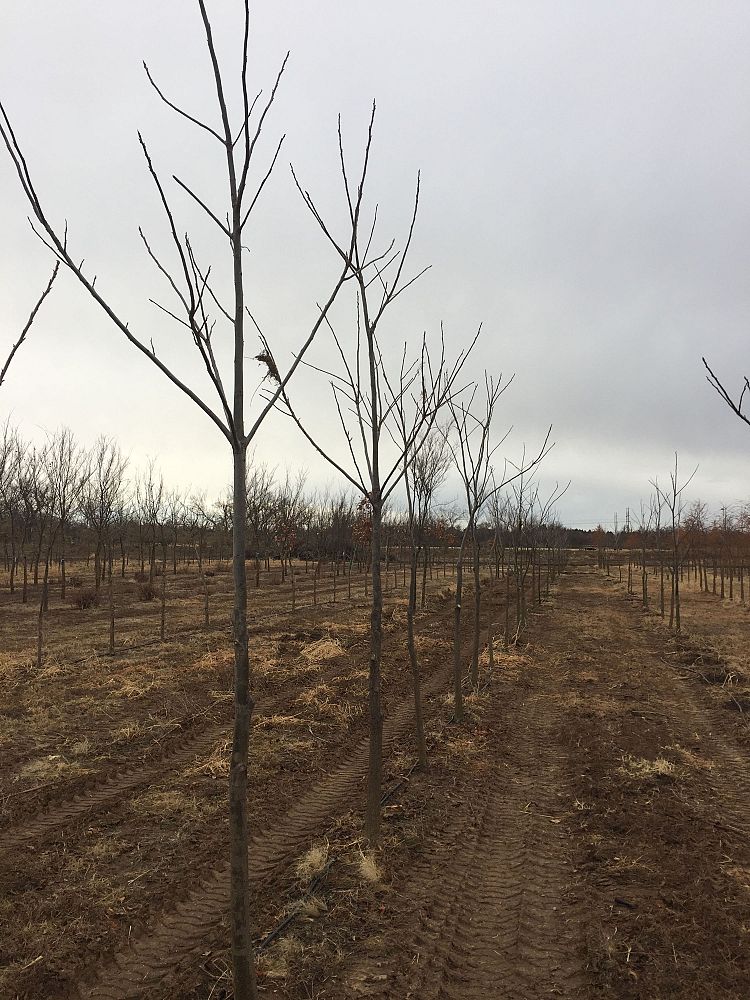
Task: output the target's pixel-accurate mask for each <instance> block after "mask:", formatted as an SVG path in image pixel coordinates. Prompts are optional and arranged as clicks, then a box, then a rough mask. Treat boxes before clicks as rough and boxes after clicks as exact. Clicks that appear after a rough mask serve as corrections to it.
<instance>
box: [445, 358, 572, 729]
mask: <svg viewBox="0 0 750 1000" xmlns="http://www.w3.org/2000/svg"><path fill="white" fill-rule="evenodd" d="M511 382H512V378H511V379H509V380H508V381H507V382H505V383H503V381H502V378H500V379H498V380H497V381H495V379H494V378H493V377H492V376H490V375H488V374H487V373H486V372H485V376H484V389H485V398H484V403H483V404H482V405H480V406H479V408H478V412H477V410H476V408H473V407H474V403H475V400H476V395H477V392H478V389H479V387H478V386H477V385H475V386H474V387H473V389H472V391H471V394H470V396H469V398H468V399H467V400H465V401H464V400H461V399H460V398H459V399H456V398H452V399H451V400H450V401H449V406H450V410H451V416H452V423H453V427H452V430H453V432H454V433H455V442H454V441H453V439H452V438H451V437H448V438H447V439H446V440H447V441H448V442H449V447H450V449H451V452H452V454H453V461H454V464H455V466H456V469H457V471H458V474H459V477H460V479H461V482H462V484H463V487H464V499H465V503H466V517H467V520H466V527H465V529H464V532H463V535H462V537H461V544H460V546H459V550H458V556H457V558H456V596H455V610H454V621H453V693H454V700H455V714H456V721H458V722H462V721H463V717H464V711H463V694H462V691H461V612H462V600H463V560H464V551H465V548H466V543H467V541H470V542H471V544H472V551H473V570H474V627H473V639H472V651H471V683H472V685H474V686H476V685H477V683H478V681H479V632H480V629H479V622H480V612H481V581H480V565H479V539H478V537H477V531H476V529H477V522H478V517H479V514H480V512H481V510H482V508H483V507H484V505H485V503H486V502H487V501H488V500H489V498H490V497H491V496H492V494H493V493H497V492H498V491H499V490H501V489H503V487H505V486H506V485H508V484H509V483H510V482H512V481H513V480H515V479H517V478H518V477H519V476H523V474H524V473H525V472H528V471H529V470H530V469H533V468H534V467H535V466H536V465H538V464H539V462H540V461H541V460H542V458H543V457H544V455H545V454H546V453H547V451H548V450H549V436H550V433H551V431H552V428H551V427H550V429H549V430H548V431H547V436H546V437H545V439H544V443H543V445H542V447H541V449H540V451H539V454H538V455H537V456H536V458H534V459H533V460H532V461H531V462H528V463H527V462H526V461H525V459H524V460H522V462H521V464H520V466H519V467H513V471H511V472H509V471H508V469H507V466H506V467H505V468H504V470H503V475H502V477H500V479H499V481H498V480H497V479H496V478H495V475H494V471H493V467H492V458H493V456H494V455H495V454H496V452H497V450H498V448H500V447H501V445H502V444H503V443H504V441H505V440H506V438H507V436H508V433H509V431H508V432H506V433H505V434H504V435H503V437H502V438H501V439H500V440H499V441H498V442H497V443H495V444H492V442H491V430H492V419H493V416H494V413H495V407H496V405H497V402H498V400H499V399H500V396H501V395H502V394H503V393H504V392H505V390H506V389H507V388H508V387H509V386H510V384H511Z"/></svg>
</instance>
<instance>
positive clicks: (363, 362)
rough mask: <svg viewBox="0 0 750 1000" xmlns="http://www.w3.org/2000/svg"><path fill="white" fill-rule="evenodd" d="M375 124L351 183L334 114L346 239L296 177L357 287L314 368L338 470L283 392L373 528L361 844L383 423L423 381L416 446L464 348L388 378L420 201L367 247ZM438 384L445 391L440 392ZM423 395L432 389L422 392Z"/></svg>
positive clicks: (370, 784) (374, 827)
mask: <svg viewBox="0 0 750 1000" xmlns="http://www.w3.org/2000/svg"><path fill="white" fill-rule="evenodd" d="M374 121H375V105H374V104H373V107H372V114H371V116H370V122H369V127H368V133H367V143H366V146H365V153H364V159H363V163H362V168H361V172H360V180H359V182H358V183H356V184H353V183H352V179H351V177H350V173H349V170H348V168H347V164H346V157H345V154H344V144H343V139H342V134H341V120H340V119H339V132H338V138H339V157H340V166H341V174H342V179H343V186H344V195H345V199H346V208H347V212H348V217H349V222H350V225H351V235H352V238H351V242H350V243H345V242H343V241H342V240H341V239H340V238H337V237H336V236H335V235H334V234H333V232H332V229H331V228H330V227H329V225H328V224H327V222H326V221H325V220H324V219H323V217H322V215H321V214H320V212H319V210H318V208H317V206H316V204H315V202H314V201H313V198H312V196H311V195H310V194H309V193H308V192H307V191H305V190H304V189H303V188H302V187H301V185H300V184H299V183H298V185H297V186H298V188H299V191H300V193H301V194H302V197H303V198H304V201H305V204H306V205H307V207H308V208H309V210H310V212H311V213H312V215H313V217H314V218H315V220H316V222H317V223H318V225H319V226H320V228H321V230H322V231H323V233H324V234H325V236H326V237H327V239H328V240H329V241H330V243H331V245H332V246H333V247H334V249H335V250H336V252H337V254H338V255H339V257H340V258H341V259H342V260H343V261H344V262H345V267H346V273H347V277H348V278H349V279H351V281H352V282H353V284H354V286H355V289H356V339H355V341H354V344H353V345H352V347H351V348H349V349H348V350H347V349H345V347H344V345H343V344H342V342H341V339H340V338H339V336H338V334H337V333H336V332H335V330H334V328H333V326H332V324H331V323H330V321H329V322H328V327H329V330H330V332H331V334H332V336H333V340H334V343H335V345H336V349H337V351H338V354H339V358H340V361H341V371H340V372H339V373H335V372H330V371H326V370H324V369H321V368H318V369H317V370H318V371H319V372H321V373H322V374H324V375H325V376H326V377H327V378H328V379H329V381H330V385H331V388H332V392H333V398H334V401H335V406H336V409H337V412H338V416H339V420H340V423H341V427H342V430H343V432H344V437H345V440H346V444H347V448H348V452H349V457H350V459H351V464H350V466H349V468H345V467H344V465H342V464H341V462H339V461H337V460H336V459H334V458H333V456H332V454H331V452H330V450H329V449H328V448H327V447H323V446H322V445H321V444H320V443H319V442H318V441H317V440H316V439H315V438H314V437H313V436H312V435H311V434H310V433H309V431H308V430H307V429H306V427H305V425H304V423H303V422H302V421H301V420H300V419H299V417H298V416H297V414H296V412H295V410H294V409H293V407H292V405H291V403H290V401H289V397H288V395H286V394H285V396H284V404H285V410H286V412H287V413H288V414H289V415H290V416H291V417H292V418H293V420H294V421H295V423H296V424H297V426H298V427H299V428H300V430H301V431H302V433H303V435H304V436H305V438H306V439H307V440H308V441H309V442H310V444H311V445H312V446H313V448H314V449H315V450H316V451H317V452H318V454H320V455H321V456H322V457H323V458H324V459H325V460H326V461H327V462H329V463H330V464H331V465H332V466H333V467H334V468H335V469H336V470H337V471H338V472H340V473H341V475H342V476H344V478H345V479H346V480H347V481H348V482H349V483H350V484H351V485H352V486H353V487H354V488H355V489H356V490H357V491H358V492H360V493H361V494H362V499H363V501H364V503H365V504H366V506H367V508H369V514H370V521H371V527H372V533H371V539H370V564H371V573H372V602H371V615H370V663H369V694H368V706H369V723H370V750H369V763H368V781H367V804H366V809H365V833H366V836H367V838H368V840H369V841H370V843H372V844H375V843H377V840H378V834H379V829H380V795H381V775H382V742H383V710H382V703H381V692H380V665H381V658H382V643H383V630H382V614H383V591H382V570H381V558H382V542H383V514H384V509H385V505H386V503H387V501H388V498H389V496H390V495H391V494H392V492H393V490H394V489H395V488H396V486H397V485H398V483H399V481H400V479H401V477H402V476H403V472H404V464H403V442H401V443H399V444H397V445H396V446H395V448H394V449H393V454H392V455H388V454H387V449H388V446H389V444H391V443H393V439H392V438H391V437H390V432H389V431H388V429H387V425H388V424H389V422H391V421H392V420H393V414H394V410H395V407H396V401H397V400H398V399H403V398H406V397H407V394H409V393H411V392H412V390H413V389H414V391H415V392H416V394H417V395H418V393H419V391H420V390H421V389H422V388H424V389H425V393H426V397H425V399H424V400H422V401H419V402H418V407H419V410H420V412H421V418H420V419H418V420H417V421H416V422H415V424H414V425H413V428H412V434H411V438H410V440H409V441H408V442H406V448H407V450H408V451H411V450H412V449H414V450H418V448H419V442H420V440H421V439H423V438H424V437H425V436H426V434H428V433H429V428H430V426H431V425H432V422H433V420H434V416H435V412H436V409H437V407H438V406H439V402H440V399H441V397H442V398H445V396H444V395H443V394H444V393H446V394H447V393H449V392H450V387H451V386H452V384H453V382H452V381H451V378H452V379H453V380H455V378H456V377H457V375H458V372H459V371H460V368H461V365H462V364H463V359H464V357H465V354H462V355H461V356H460V357H459V360H458V362H457V363H456V366H455V367H454V369H453V370H452V374H451V372H445V371H444V367H443V366H444V361H443V358H442V357H441V361H440V364H439V365H438V366H436V368H435V371H436V372H439V373H440V374H439V376H437V377H432V378H431V377H430V371H431V368H430V364H429V360H428V358H429V355H428V352H427V349H426V345H425V344H424V342H423V346H422V351H421V354H420V358H419V359H417V360H416V361H415V362H413V363H407V362H406V354H404V357H403V359H402V362H401V366H400V370H399V371H397V372H394V373H393V374H392V376H391V377H392V379H393V380H394V382H395V384H392V383H391V382H390V381H389V375H388V369H387V366H386V364H385V361H384V358H383V355H382V353H381V347H380V343H379V340H378V332H379V327H380V323H381V321H382V319H383V316H384V315H385V314H386V311H387V310H388V309H389V307H390V306H391V305H393V303H394V302H395V301H396V299H397V298H398V296H399V295H401V293H402V292H404V291H405V290H406V289H407V288H408V287H409V286H410V285H411V284H413V282H414V281H416V280H417V279H418V278H419V276H420V275H421V274H423V273H424V271H425V270H426V268H425V269H423V270H421V271H419V272H418V273H417V274H415V275H414V276H413V277H410V278H408V279H407V278H406V277H405V273H404V269H405V266H406V261H407V258H408V255H409V249H410V247H411V243H412V238H413V234H414V227H415V223H416V218H417V210H418V207H419V176H418V177H417V184H416V191H415V196H414V206H413V210H412V214H411V219H410V222H409V226H408V230H407V235H406V238H405V240H404V244H403V247H402V248H397V247H396V243H395V240H390V241H389V242H388V243H387V244H386V245H385V248H384V249H382V248H379V249H377V250H376V249H374V241H375V236H376V228H377V209H376V210H375V211H374V213H373V215H372V218H371V220H370V221H369V223H368V224H367V225H366V227H365V225H364V223H363V220H362V196H363V186H364V178H365V175H366V172H367V167H368V163H369V158H370V152H371V148H372V139H373V127H374ZM446 384H447V385H448V388H447V389H446ZM431 393H432V396H430V394H431Z"/></svg>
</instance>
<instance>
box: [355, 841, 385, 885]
mask: <svg viewBox="0 0 750 1000" xmlns="http://www.w3.org/2000/svg"><path fill="white" fill-rule="evenodd" d="M357 871H358V872H359V875H360V878H361V879H362V881H363V882H367V883H368V884H369V885H376V884H377V883H378V882H381V881H382V879H383V872H382V871H381V869H380V866H379V865H378V863H377V861H376V860H375V856H374V855H373V853H372V851H368V852H367V853H366V854H365V853H364V852H363V851H362V850H360V852H359V857H358V858H357Z"/></svg>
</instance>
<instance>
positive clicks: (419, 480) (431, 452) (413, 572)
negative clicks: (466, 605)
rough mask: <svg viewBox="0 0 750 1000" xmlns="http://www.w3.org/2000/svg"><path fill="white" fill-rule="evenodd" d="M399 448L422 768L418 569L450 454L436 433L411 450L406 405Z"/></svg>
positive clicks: (408, 632) (408, 619)
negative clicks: (416, 637)
mask: <svg viewBox="0 0 750 1000" xmlns="http://www.w3.org/2000/svg"><path fill="white" fill-rule="evenodd" d="M397 415H398V420H399V435H400V436H399V444H401V443H403V445H404V490H405V493H406V506H407V517H408V520H407V530H408V539H409V555H410V559H409V597H408V602H407V605H406V646H407V649H408V652H409V663H410V665H411V674H412V689H413V693H414V728H415V733H416V740H417V755H418V758H419V764H420V767H423V768H424V767H427V745H426V742H425V736H424V725H423V721H422V696H421V691H420V678H419V662H418V659H417V649H416V645H415V641H414V615H415V613H416V609H417V567H418V563H419V555H420V552H422V551H424V552H425V559H424V569H425V573H426V571H427V552H426V534H427V531H426V529H427V523H428V520H429V517H430V513H431V509H432V503H433V500H434V497H435V494H436V492H437V491H438V489H439V488H440V486H441V485H442V484H443V482H444V481H445V477H446V475H447V472H448V468H449V466H450V458H451V456H450V452H449V451H448V449H447V447H446V444H445V436H444V434H442V433H441V432H440V431H438V430H433V431H432V433H430V434H429V435H428V436H427V437H426V438H425V439H424V440H423V441H422V445H421V448H420V450H419V451H414V449H413V448H409V447H407V442H408V441H409V440H410V438H411V427H410V426H409V423H408V422H407V416H406V412H405V410H404V407H403V405H400V406H399V407H398V409H397Z"/></svg>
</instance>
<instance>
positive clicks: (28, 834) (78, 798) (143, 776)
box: [0, 611, 450, 852]
mask: <svg viewBox="0 0 750 1000" xmlns="http://www.w3.org/2000/svg"><path fill="white" fill-rule="evenodd" d="M449 616H450V611H440V612H435V613H433V614H431V615H428V616H427V617H426V618H424V619H423V620H422V622H421V623H419V626H420V630H421V629H422V628H424V629H429V628H432V627H434V624H435V623H437V622H440V621H443V620H447V619H448V618H449ZM349 666H350V664H343V663H336V664H334V665H333V666H332V667H329V668H328V669H327V670H325V671H323V672H322V673H319V674H316V675H315V676H314V677H312V678H306V679H305V682H304V687H301V686H300V682H299V681H298V680H295V679H294V678H292V679H290V680H289V681H288V682H286V683H284V684H283V686H282V687H281V689H280V690H279V691H278V692H277V693H275V694H273V695H272V696H271V697H270V698H269V699H267V700H263V696H262V694H260V695H259V696H258V703H259V704H258V708H257V709H256V711H255V712H254V713H253V718H254V719H262V718H264V717H267V716H269V715H273V714H275V712H277V711H278V710H279V709H280V708H283V707H285V706H286V705H287V704H288V703H289V700H290V698H291V696H292V694H298V693H300V691H301V690H305V689H306V688H308V687H313V686H317V685H319V684H325V683H328V682H330V681H331V680H334V679H335V678H336V677H338V676H339V675H340V674H341V673H343V672H344V671H345V670H346V669H348V667H349ZM230 735H231V722H230V721H227V722H225V723H218V724H215V725H211V726H209V728H206V729H201V731H200V732H198V733H195V732H192V733H190V734H188V735H187V736H186V737H185V738H184V739H182V740H180V741H179V742H177V743H176V745H174V744H173V745H172V746H171V747H170V748H169V749H168V750H167V751H166V752H164V753H161V754H158V755H157V756H155V757H153V758H151V759H150V760H148V761H147V762H146V763H145V764H141V765H137V766H135V767H129V768H125V769H120V770H117V771H115V772H114V773H110V774H108V775H107V776H106V777H104V778H103V779H99V780H97V779H95V778H92V786H91V787H89V788H86V789H85V790H83V791H81V792H79V793H78V794H76V795H74V796H72V797H71V798H68V799H63V800H62V801H58V802H55V803H52V804H51V805H49V806H48V807H46V808H45V809H44V810H43V811H41V812H39V813H37V814H36V815H35V816H31V817H29V818H28V819H26V820H24V821H22V822H20V823H17V824H15V825H13V826H10V827H7V828H6V829H5V830H4V831H0V850H2V851H4V852H9V851H12V850H15V849H18V848H19V847H23V846H24V845H25V844H29V843H31V842H33V841H35V840H39V839H41V838H42V837H47V838H49V836H50V835H51V834H55V833H59V832H60V831H61V830H62V829H63V828H65V827H66V826H68V825H69V824H70V823H72V822H74V821H75V820H77V819H78V818H79V817H81V816H84V815H88V814H91V813H96V812H97V811H99V810H101V809H103V808H105V807H106V806H107V805H109V804H111V803H113V802H116V801H119V800H120V799H122V798H123V797H124V796H126V795H129V794H131V793H133V792H135V791H137V790H138V789H140V788H142V787H143V786H144V785H148V784H150V783H151V782H159V781H161V780H163V779H164V778H165V777H166V776H168V775H170V774H173V773H174V772H175V771H176V770H178V769H180V768H182V767H184V766H187V765H189V764H190V763H191V762H192V761H193V760H195V758H196V757H199V756H200V755H201V754H203V753H206V752H208V751H210V750H211V748H212V747H213V746H214V745H215V744H216V743H217V742H218V741H219V740H221V739H222V738H229V736H230Z"/></svg>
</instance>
